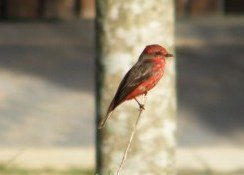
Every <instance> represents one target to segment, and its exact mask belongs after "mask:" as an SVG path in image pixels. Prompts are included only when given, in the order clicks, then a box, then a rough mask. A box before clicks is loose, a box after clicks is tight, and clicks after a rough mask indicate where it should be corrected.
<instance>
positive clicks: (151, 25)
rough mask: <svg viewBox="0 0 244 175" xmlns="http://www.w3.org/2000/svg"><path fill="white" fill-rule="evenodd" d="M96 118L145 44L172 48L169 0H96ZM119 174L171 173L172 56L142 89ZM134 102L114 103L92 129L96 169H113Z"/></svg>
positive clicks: (129, 125) (124, 141)
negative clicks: (143, 102) (144, 92)
mask: <svg viewBox="0 0 244 175" xmlns="http://www.w3.org/2000/svg"><path fill="white" fill-rule="evenodd" d="M96 5H97V18H96V22H97V25H96V34H97V37H96V38H97V41H96V42H97V119H98V120H99V118H100V117H103V116H104V115H105V113H106V110H107V107H108V105H109V103H110V101H111V100H112V98H113V96H114V94H115V91H116V89H117V87H118V85H119V82H120V81H121V79H122V77H123V76H124V74H125V73H126V72H127V71H128V70H129V68H130V67H131V66H132V65H133V64H134V63H135V62H136V61H137V59H138V57H139V55H140V53H141V52H142V50H143V49H144V47H145V46H146V45H148V44H156V43H157V44H160V45H162V46H164V47H166V48H167V49H168V50H169V51H170V52H172V53H174V1H172V0H154V1H148V0H123V1H117V0H102V1H101V0H97V1H96ZM145 109H146V110H145V111H143V114H142V116H141V119H140V121H139V125H138V130H137V133H136V135H135V137H134V140H133V142H132V146H131V149H130V151H129V154H128V157H127V160H126V162H125V164H124V166H123V169H122V171H121V175H128V174H131V175H132V174H133V175H142V174H143V175H164V174H167V175H171V174H174V173H175V169H174V149H175V135H174V134H175V129H176V121H175V116H176V93H175V59H174V58H173V59H169V60H167V64H166V70H165V75H164V77H163V79H162V80H161V81H160V82H159V84H158V85H157V86H156V87H155V88H154V89H153V90H152V91H151V92H149V93H148V95H147V102H146V106H145ZM137 115H138V106H137V104H136V103H135V102H134V101H128V102H126V103H123V104H122V105H121V106H119V107H118V108H117V109H116V110H115V112H114V113H113V116H112V118H111V120H110V121H109V122H108V124H107V126H106V128H104V129H103V130H99V131H98V132H97V133H98V134H97V172H98V174H99V175H101V174H102V175H107V174H109V173H114V174H115V172H116V169H117V168H118V166H119V164H120V161H121V158H122V155H123V152H124V150H125V147H126V144H127V142H128V139H129V137H130V133H131V131H132V128H133V125H134V123H135V121H136V118H137Z"/></svg>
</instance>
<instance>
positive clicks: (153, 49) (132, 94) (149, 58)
mask: <svg viewBox="0 0 244 175" xmlns="http://www.w3.org/2000/svg"><path fill="white" fill-rule="evenodd" d="M165 57H173V55H172V54H170V53H168V52H167V51H166V49H165V48H164V47H162V46H160V45H157V44H153V45H148V46H146V48H145V49H144V50H143V52H142V54H141V55H140V57H139V59H138V61H137V63H136V64H135V65H134V66H133V67H132V68H131V69H130V70H129V71H128V72H127V73H126V75H125V76H124V78H123V80H122V81H121V83H120V85H119V87H118V90H117V92H116V94H115V96H114V98H113V100H112V102H111V103H110V105H109V108H108V111H107V114H106V116H105V118H104V119H103V120H102V121H101V123H100V124H99V127H98V128H99V129H101V128H103V127H104V126H105V124H106V121H107V120H108V119H109V118H110V117H111V114H112V112H113V110H114V109H115V108H116V107H117V106H118V105H120V104H121V103H123V102H124V101H126V100H131V99H135V100H136V102H137V103H138V105H139V106H140V108H142V109H144V106H143V105H142V104H140V103H139V101H138V100H137V99H136V97H137V96H140V95H142V94H145V95H146V94H147V92H148V91H149V90H151V89H152V88H153V87H154V86H155V85H156V84H157V83H158V81H159V80H160V79H161V77H162V76H163V73H164V66H165Z"/></svg>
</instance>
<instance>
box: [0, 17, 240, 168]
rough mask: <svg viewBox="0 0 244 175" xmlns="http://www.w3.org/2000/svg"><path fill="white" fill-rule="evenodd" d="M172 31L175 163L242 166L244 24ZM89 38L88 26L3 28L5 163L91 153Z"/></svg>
mask: <svg viewBox="0 0 244 175" xmlns="http://www.w3.org/2000/svg"><path fill="white" fill-rule="evenodd" d="M176 34H177V60H178V65H177V67H178V75H179V76H178V104H179V105H178V106H179V110H178V124H179V127H178V140H179V146H180V149H179V150H180V151H181V153H180V155H185V156H180V157H181V158H182V157H184V159H183V160H181V161H180V162H181V163H180V164H178V165H179V166H182V167H181V168H182V169H184V167H187V166H188V165H189V164H187V165H186V164H184V163H185V162H191V161H193V162H195V166H196V167H204V166H205V165H206V161H207V163H208V164H207V165H208V167H207V168H209V167H210V168H211V167H214V166H215V165H216V167H217V168H218V167H219V163H218V162H220V161H221V160H231V161H225V163H226V162H227V163H226V164H224V165H226V166H227V165H229V166H227V167H229V168H232V167H233V166H235V165H238V166H239V168H240V167H241V166H242V164H237V163H235V161H236V162H241V161H240V159H239V158H240V156H238V155H240V154H243V149H242V148H243V145H244V128H243V123H244V118H243V114H244V107H243V101H244V91H243V89H244V82H243V80H244V59H243V55H244V20H243V18H229V19H191V20H187V21H181V22H179V23H177V32H176ZM93 40H94V31H93V22H92V21H79V22H62V23H47V22H46V23H45V22H42V23H31V22H23V23H0V79H1V81H0V117H1V118H0V119H1V120H0V147H1V149H0V150H2V151H0V154H1V156H0V157H1V158H4V155H6V150H5V149H2V148H3V147H8V149H13V151H12V153H11V154H8V155H10V158H12V157H13V155H15V154H18V153H19V151H20V152H21V151H22V150H23V151H24V153H25V154H23V155H22V154H20V155H21V156H26V155H28V151H30V152H29V153H30V154H31V150H32V148H35V149H37V150H38V149H39V148H40V150H41V151H43V150H46V149H49V148H54V150H56V151H58V149H57V147H66V148H67V149H72V148H73V147H75V150H76V149H77V147H78V148H80V147H84V148H86V149H89V150H90V148H93V145H94V131H93V127H94V79H93V77H94V69H95V68H94V67H95V66H94V59H93V58H94V42H93ZM206 146H207V147H208V149H207V150H209V152H208V155H209V154H210V158H211V156H212V159H211V160H210V159H208V158H209V157H208V156H207V157H206V156H205V155H206V154H205V153H204V151H206V149H205V148H204V147H206ZM223 146H227V148H228V149H226V150H227V151H226V150H225V149H224V148H225V147H223ZM192 147H195V148H194V149H191V148H192ZM216 147H217V149H216ZM237 148H238V149H237ZM86 149H85V150H86ZM182 150H183V152H182ZM223 150H225V153H226V154H224V152H223ZM236 150H237V151H236ZM83 151H84V150H83ZM201 151H203V155H202V152H201ZM211 151H212V152H211ZM221 151H222V152H221ZM61 152H63V151H61ZM217 152H219V153H218V154H217ZM71 153H74V155H78V154H79V153H78V152H77V153H75V152H72V151H68V153H67V154H71ZM87 153H89V152H87ZM52 154H55V151H54V152H50V153H48V154H45V155H50V156H51V157H52ZM91 154H94V151H91ZM91 154H90V153H89V154H88V155H91ZM37 155H39V156H40V155H43V154H42V152H39V153H37ZM37 155H35V154H34V159H33V160H35V157H36V156H37ZM59 155H60V153H59ZM88 155H87V156H88ZM196 155H198V156H196ZM233 155H236V156H235V158H233V157H231V156H233ZM199 156H200V157H199ZM221 156H223V157H221ZM30 157H31V156H29V158H30ZM54 157H56V156H54ZM78 157H80V156H78ZM84 157H86V156H81V158H83V159H84ZM186 157H188V158H189V161H185V160H186V159H185V158H186ZM19 158H21V157H19ZM56 158H57V157H56ZM76 158H77V157H76ZM93 158H94V157H93ZM71 159H72V161H73V158H71ZM71 159H70V160H71ZM4 160H5V161H6V160H10V159H9V158H8V157H6V156H5V159H4ZM18 160H19V161H20V160H21V159H18ZM24 160H26V158H25V157H24ZM38 160H41V159H39V158H38ZM50 160H52V159H50ZM60 160H61V159H60ZM76 160H80V159H78V158H77V159H76ZM203 160H204V161H203ZM72 161H68V162H69V163H70V162H72ZM29 162H32V163H33V164H35V162H33V161H29ZM80 162H81V161H80ZM46 163H47V162H46ZM54 163H55V162H54ZM73 163H74V165H76V164H77V162H73ZM87 163H88V164H89V163H91V162H87ZM79 165H80V164H79ZM90 165H91V164H89V166H90ZM191 165H194V163H193V164H191ZM238 166H237V167H238ZM213 169H214V168H213Z"/></svg>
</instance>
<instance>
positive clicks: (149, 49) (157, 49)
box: [142, 44, 173, 57]
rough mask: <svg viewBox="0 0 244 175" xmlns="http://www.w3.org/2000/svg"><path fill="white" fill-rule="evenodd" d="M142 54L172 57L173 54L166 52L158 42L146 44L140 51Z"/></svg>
mask: <svg viewBox="0 0 244 175" xmlns="http://www.w3.org/2000/svg"><path fill="white" fill-rule="evenodd" d="M142 55H150V56H162V57H173V54H170V53H168V52H167V50H166V49H165V48H164V47H162V46H160V45H158V44H152V45H148V46H146V48H145V49H144V50H143V52H142Z"/></svg>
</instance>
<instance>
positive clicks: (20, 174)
mask: <svg viewBox="0 0 244 175" xmlns="http://www.w3.org/2000/svg"><path fill="white" fill-rule="evenodd" d="M93 174H94V173H93V170H90V169H87V170H86V169H79V168H70V169H68V170H64V171H61V170H54V169H51V168H45V169H38V170H35V169H25V168H19V167H12V166H11V167H6V166H4V165H0V175H93Z"/></svg>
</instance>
